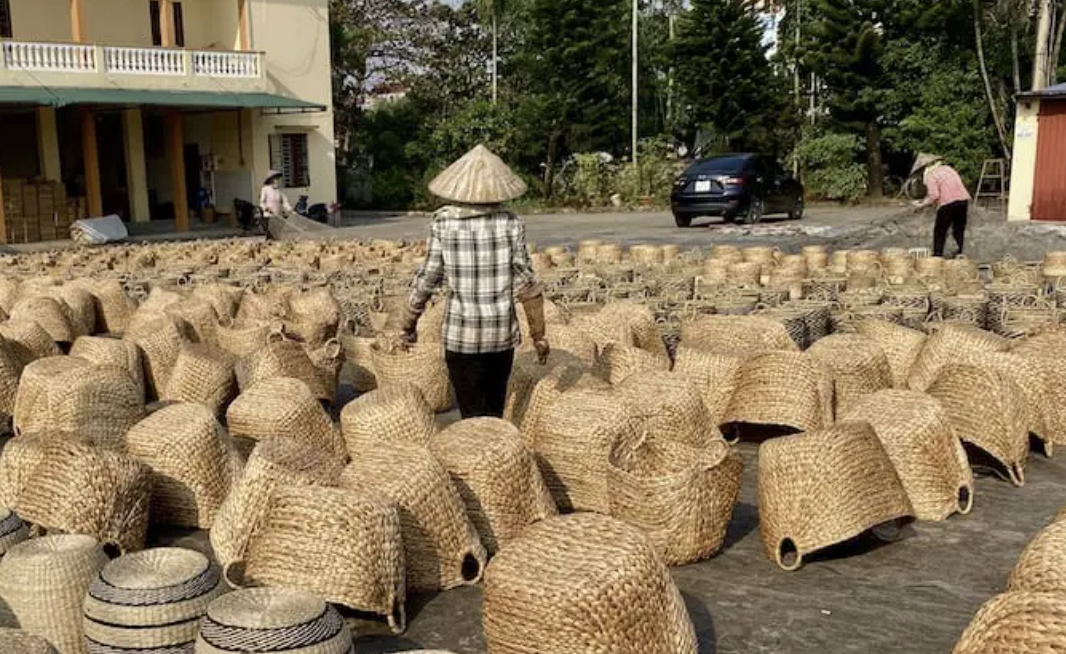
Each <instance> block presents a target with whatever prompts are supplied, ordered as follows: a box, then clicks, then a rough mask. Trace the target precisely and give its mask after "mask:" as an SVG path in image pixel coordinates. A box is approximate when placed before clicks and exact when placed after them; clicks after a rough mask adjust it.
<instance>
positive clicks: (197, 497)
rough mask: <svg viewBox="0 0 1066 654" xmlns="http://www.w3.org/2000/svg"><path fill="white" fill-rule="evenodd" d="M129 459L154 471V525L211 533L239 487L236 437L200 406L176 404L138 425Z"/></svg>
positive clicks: (127, 440) (130, 434) (131, 437)
mask: <svg viewBox="0 0 1066 654" xmlns="http://www.w3.org/2000/svg"><path fill="white" fill-rule="evenodd" d="M125 445H126V451H127V452H128V453H129V454H130V456H132V457H134V458H136V459H138V460H139V461H141V462H143V463H145V464H146V465H147V466H148V467H149V468H151V469H152V511H151V517H152V522H153V523H156V524H163V525H177V526H183V527H199V528H201V529H210V528H211V525H213V524H214V522H215V515H216V514H217V513H218V510H219V507H220V506H221V505H222V502H223V500H225V499H226V496H227V495H229V493H230V491H231V490H232V488H233V487H234V485H235V484H236V483H237V481H238V479H239V478H240V474H241V460H240V457H239V455H238V454H237V448H236V446H235V445H234V443H233V439H232V438H230V436H229V434H227V433H226V432H225V430H224V429H222V426H221V425H220V424H219V423H218V421H217V420H215V416H214V414H212V413H211V411H209V410H208V409H207V408H205V407H203V406H201V405H199V404H172V405H169V406H165V407H163V408H162V409H160V410H159V411H156V412H155V413H153V414H151V415H149V416H148V417H147V418H145V419H144V420H142V421H140V422H139V423H137V424H136V425H134V426H133V427H132V428H131V429H130V430H129V432H128V433H127V434H126V438H125Z"/></svg>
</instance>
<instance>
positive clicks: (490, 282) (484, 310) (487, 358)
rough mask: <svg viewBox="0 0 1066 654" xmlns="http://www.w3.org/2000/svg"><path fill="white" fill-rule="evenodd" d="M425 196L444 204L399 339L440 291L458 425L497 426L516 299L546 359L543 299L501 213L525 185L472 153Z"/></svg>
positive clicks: (514, 337)
mask: <svg viewBox="0 0 1066 654" xmlns="http://www.w3.org/2000/svg"><path fill="white" fill-rule="evenodd" d="M429 190H430V192H432V193H433V194H434V195H436V196H437V197H439V198H441V199H443V200H446V201H448V202H449V203H450V204H449V205H447V206H444V207H442V208H441V209H439V210H438V211H437V212H436V213H435V214H434V215H433V221H432V223H431V224H430V231H429V242H428V251H427V253H426V262H425V263H424V264H423V265H422V267H421V268H420V269H419V271H418V273H417V274H416V275H415V279H414V282H413V283H412V285H411V294H410V296H409V297H408V302H407V311H406V313H405V316H404V338H405V340H406V341H407V342H408V343H413V342H415V339H416V333H417V331H416V330H417V326H418V319H419V318H420V317H421V315H422V313H423V312H424V311H425V309H426V304H427V303H428V302H429V299H430V298H431V297H432V296H433V293H434V291H436V290H437V288H438V287H440V286H441V284H444V283H447V286H448V289H449V291H450V297H449V299H448V300H447V302H448V305H447V309H446V312H445V317H444V327H443V334H442V336H443V340H444V348H445V360H446V361H447V364H448V374H449V376H450V377H451V382H452V386H453V387H454V388H455V395H456V398H457V400H458V402H459V410H460V412H461V413H462V416H463V418H474V417H482V416H489V417H497V418H499V417H502V416H503V409H504V402H505V400H506V397H507V383H508V380H509V379H510V377H511V366H512V364H513V361H514V350H515V348H516V347H517V346H518V343H519V341H520V338H521V337H520V332H519V327H518V318H517V315H516V312H515V304H514V302H515V298H516V297H517V299H518V300H519V301H520V302H522V305H523V308H524V309H525V313H526V316H527V319H528V321H529V331H530V336H531V338H532V339H533V344H534V346H535V347H536V350H537V353H538V355H539V356H540V359H541V361H542V362H543V361H544V360H545V359H546V358H547V356H548V353H549V351H550V347H549V346H548V341H547V339H546V338H545V322H544V295H543V290H542V289H541V286H540V284H539V283H537V279H536V277H535V276H534V274H533V266H532V264H531V263H530V260H529V251H528V250H527V248H526V229H525V224H524V223H523V222H522V219H521V218H519V217H518V216H516V215H515V214H514V213H512V212H510V211H507V210H506V209H503V208H501V207H500V205H501V204H502V203H503V202H507V201H509V200H514V199H515V198H518V197H520V196H521V195H522V194H523V193H525V191H526V185H525V182H523V181H522V180H521V179H520V178H519V177H518V176H517V175H515V174H514V173H513V172H512V171H511V169H510V168H508V167H507V165H506V164H505V163H503V161H501V160H500V158H499V157H497V156H496V155H494V154H493V153H492V152H490V151H489V150H488V149H487V148H485V147H484V146H481V145H479V146H477V147H476V148H474V149H473V150H471V151H470V152H469V153H467V154H466V155H465V156H464V157H463V158H462V159H460V160H459V161H457V162H455V163H454V164H452V165H451V166H449V167H448V169H447V170H445V171H444V172H443V173H441V174H440V175H439V176H438V177H437V178H436V179H434V180H433V181H432V182H431V183H430V185H429Z"/></svg>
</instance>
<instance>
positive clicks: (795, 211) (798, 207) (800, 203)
mask: <svg viewBox="0 0 1066 654" xmlns="http://www.w3.org/2000/svg"><path fill="white" fill-rule="evenodd" d="M805 204H806V203H805V202H804V200H803V196H800V197H798V198H796V203H795V204H793V205H792V211H789V212H788V219H789V220H803V211H804V209H805V208H806V207H805Z"/></svg>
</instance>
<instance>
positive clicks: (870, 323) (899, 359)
mask: <svg viewBox="0 0 1066 654" xmlns="http://www.w3.org/2000/svg"><path fill="white" fill-rule="evenodd" d="M855 331H856V332H858V333H859V334H860V335H862V336H865V337H866V338H868V339H870V340H871V341H873V343H874V344H875V345H877V347H879V348H881V351H882V352H884V354H885V357H886V358H887V359H888V367H889V370H890V371H891V373H892V386H893V387H894V388H907V378H908V377H909V376H910V372H911V370H912V369H913V368H914V364H915V362H917V361H918V357H919V356H921V353H922V349H923V348H924V347H925V340H926V335H925V334H924V333H922V332H920V331H918V330H915V329H909V328H907V327H903V326H900V325H896V324H893V323H890V322H887V321H884V320H861V321H859V322H857V323H856V324H855Z"/></svg>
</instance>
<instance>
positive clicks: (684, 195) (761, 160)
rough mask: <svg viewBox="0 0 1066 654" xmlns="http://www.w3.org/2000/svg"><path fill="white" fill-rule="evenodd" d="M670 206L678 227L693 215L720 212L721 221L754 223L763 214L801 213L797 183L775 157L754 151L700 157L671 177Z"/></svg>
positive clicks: (791, 215)
mask: <svg viewBox="0 0 1066 654" xmlns="http://www.w3.org/2000/svg"><path fill="white" fill-rule="evenodd" d="M670 206H671V208H672V209H673V212H674V220H675V221H676V222H677V226H678V227H688V226H690V225H691V224H692V219H693V218H698V217H700V216H722V217H724V218H725V220H726V222H736V221H738V220H740V221H741V222H744V223H746V224H752V223H757V222H759V221H760V220H762V218H763V216H766V215H768V214H787V215H788V217H789V218H790V219H791V220H799V219H800V218H802V217H803V185H802V184H800V183H799V181H797V180H796V179H795V178H794V177H792V175H789V174H788V173H786V172H785V169H784V168H782V167H781V165H780V164H779V163H777V160H776V159H774V158H773V157H767V156H763V155H759V154H725V155H720V156H715V157H709V158H707V159H700V160H699V161H697V162H695V163H694V164H692V165H691V166H689V168H688V170H686V171H685V172H684V173H682V174H681V176H680V177H678V178H677V181H675V182H674V190H673V193H671V194H670Z"/></svg>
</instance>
